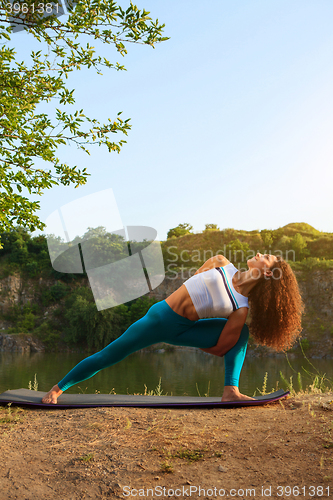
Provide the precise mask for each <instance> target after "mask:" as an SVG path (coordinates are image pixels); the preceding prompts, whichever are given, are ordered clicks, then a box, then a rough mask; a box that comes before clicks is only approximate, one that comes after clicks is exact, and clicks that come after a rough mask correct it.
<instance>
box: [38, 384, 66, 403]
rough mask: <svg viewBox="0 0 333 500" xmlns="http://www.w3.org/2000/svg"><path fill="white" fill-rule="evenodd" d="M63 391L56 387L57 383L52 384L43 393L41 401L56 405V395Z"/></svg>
mask: <svg viewBox="0 0 333 500" xmlns="http://www.w3.org/2000/svg"><path fill="white" fill-rule="evenodd" d="M62 393H63V391H61V390H60V389H59V387H58V385H54V386H53V387H52V389H51V390H50V391H49V392H48V393H47V394H45V396H44V397H43V399H42V403H48V404H50V403H51V404H54V405H56V404H57V400H58V397H59V396H60V394H62Z"/></svg>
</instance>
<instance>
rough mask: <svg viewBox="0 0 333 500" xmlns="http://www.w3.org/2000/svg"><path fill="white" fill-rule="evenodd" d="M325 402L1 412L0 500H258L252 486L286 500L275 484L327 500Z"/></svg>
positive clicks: (324, 397) (313, 397) (330, 471)
mask: <svg viewBox="0 0 333 500" xmlns="http://www.w3.org/2000/svg"><path fill="white" fill-rule="evenodd" d="M332 398H333V394H332V393H327V394H299V395H297V396H295V397H292V398H288V399H285V400H283V401H282V402H280V403H273V404H270V405H266V406H263V407H246V408H237V409H219V410H164V409H159V410H157V409H142V408H132V409H125V408H95V409H87V410H82V409H78V410H73V409H71V410H50V411H47V410H25V409H20V408H18V409H17V408H9V409H6V408H1V409H0V422H1V425H0V440H1V441H0V442H1V450H2V455H3V457H5V459H3V460H1V462H0V484H1V488H0V499H1V500H7V499H9V498H13V499H14V498H20V499H21V498H24V499H26V500H30V499H31V500H46V499H54V498H61V499H66V500H67V499H73V500H74V499H75V500H76V499H87V498H91V499H103V498H126V497H128V498H133V497H134V496H137V497H139V498H154V496H155V497H157V498H187V497H190V495H191V497H192V498H195V499H196V498H219V496H218V495H219V491H220V495H222V494H223V490H224V491H225V496H227V494H230V495H232V494H233V492H231V491H230V490H231V489H235V490H236V494H234V496H235V497H236V498H247V499H248V498H255V497H256V498H257V497H259V498H263V497H264V495H263V494H262V488H264V490H265V492H266V497H269V496H270V497H271V498H278V497H280V498H281V497H282V498H287V497H290V495H289V494H288V491H289V490H287V489H286V490H285V491H284V494H282V495H281V494H280V496H278V494H277V493H278V492H280V493H281V492H282V490H281V489H280V490H278V486H280V487H283V488H287V487H295V488H297V487H298V488H299V492H300V495H301V498H318V497H322V498H328V497H329V496H330V495H332V491H333V490H332V488H333V487H332V486H331V485H332V479H333V439H332V435H331V432H332V431H331V429H332V417H333V412H332V410H331V407H332V406H333V404H330V401H331V400H332ZM125 487H127V488H125ZM199 487H201V488H202V489H203V490H205V494H204V493H203V492H201V495H200V496H199V492H198V490H196V488H199ZM270 487H271V494H269V491H270V490H269V488H270ZM312 487H314V488H315V490H313V489H311V488H312ZM163 488H165V493H164V494H163ZM214 488H215V490H214ZM302 488H303V489H302ZM328 488H331V489H330V490H328ZM134 490H136V491H134ZM147 490H150V491H148V492H147ZM172 490H173V491H172ZM241 490H244V491H241ZM246 490H252V492H250V491H248V492H246ZM295 491H296V490H295ZM127 492H128V494H127ZM153 492H154V496H153V495H152V493H153ZM158 492H162V494H161V493H160V494H159V493H158ZM214 492H215V496H214ZM253 492H255V496H254V494H253ZM124 493H125V495H127V496H124ZM282 493H283V492H282ZM158 494H159V496H158ZM230 495H229V496H230ZM292 496H297V495H296V494H295V495H292Z"/></svg>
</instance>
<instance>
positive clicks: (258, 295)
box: [249, 257, 304, 351]
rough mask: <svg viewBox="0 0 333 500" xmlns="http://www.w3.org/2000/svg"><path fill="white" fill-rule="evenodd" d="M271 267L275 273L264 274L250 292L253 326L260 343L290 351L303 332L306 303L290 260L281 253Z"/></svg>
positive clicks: (252, 328) (251, 327) (277, 349)
mask: <svg viewBox="0 0 333 500" xmlns="http://www.w3.org/2000/svg"><path fill="white" fill-rule="evenodd" d="M271 271H272V272H273V275H272V276H270V277H267V276H265V277H264V278H261V279H260V280H259V281H258V283H257V284H256V286H255V287H254V288H252V290H251V292H250V293H249V304H250V310H251V323H250V325H249V328H250V333H251V335H252V337H253V338H254V339H255V340H256V341H257V342H258V343H259V344H262V345H266V346H268V347H272V348H273V349H275V350H276V351H286V350H287V349H289V348H290V347H291V346H292V345H293V343H294V342H295V340H296V338H297V337H298V336H299V335H300V333H301V330H302V327H301V317H302V313H303V310H304V305H303V301H302V298H301V294H300V292H299V288H298V284H297V280H296V277H295V275H294V273H293V271H292V269H291V267H290V266H289V264H287V262H286V261H284V260H283V259H282V258H281V257H278V260H277V262H275V263H274V264H273V266H272V267H271Z"/></svg>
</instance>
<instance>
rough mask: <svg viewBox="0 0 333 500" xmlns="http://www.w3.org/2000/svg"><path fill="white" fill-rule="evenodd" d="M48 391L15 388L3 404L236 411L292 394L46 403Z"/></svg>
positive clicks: (85, 397)
mask: <svg viewBox="0 0 333 500" xmlns="http://www.w3.org/2000/svg"><path fill="white" fill-rule="evenodd" d="M45 394H46V393H45V392H40V391H31V390H29V389H15V390H13V391H6V392H3V393H2V394H0V405H6V404H8V403H11V404H12V405H16V406H28V407H34V408H53V409H63V408H97V407H99V406H120V407H132V408H138V407H142V408H234V407H237V406H256V405H264V404H266V403H272V402H273V401H278V400H279V399H281V398H284V397H286V396H288V394H289V391H287V392H286V391H284V390H283V389H280V390H279V391H276V392H272V393H271V394H265V396H256V397H255V399H254V400H253V401H252V400H249V401H232V402H223V403H222V402H221V397H207V398H206V397H190V396H133V395H125V394H66V393H64V394H62V395H61V396H60V397H59V398H58V404H56V405H54V404H43V403H42V402H41V400H42V397H43V396H44V395H45Z"/></svg>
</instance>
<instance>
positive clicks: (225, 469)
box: [218, 465, 228, 472]
mask: <svg viewBox="0 0 333 500" xmlns="http://www.w3.org/2000/svg"><path fill="white" fill-rule="evenodd" d="M218 470H219V471H220V472H228V469H227V468H226V467H223V465H219V468H218Z"/></svg>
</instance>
